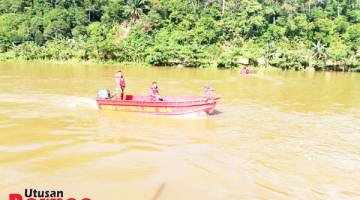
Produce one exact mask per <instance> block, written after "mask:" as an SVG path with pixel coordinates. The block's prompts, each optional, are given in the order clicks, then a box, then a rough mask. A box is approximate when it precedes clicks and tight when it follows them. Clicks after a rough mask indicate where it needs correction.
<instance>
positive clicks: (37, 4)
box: [0, 0, 360, 71]
mask: <svg viewBox="0 0 360 200" xmlns="http://www.w3.org/2000/svg"><path fill="white" fill-rule="evenodd" d="M19 59H21V60H61V61H62V60H65V61H66V60H78V61H95V62H108V63H119V62H123V63H124V62H132V63H147V64H150V65H155V66H164V65H165V66H175V65H176V66H178V65H180V66H186V67H218V68H236V67H241V66H247V65H250V66H263V67H276V68H281V69H295V70H303V69H305V68H307V67H311V68H315V69H316V70H342V71H360V0H31V1H29V0H0V60H2V61H5V60H19Z"/></svg>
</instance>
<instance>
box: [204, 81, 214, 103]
mask: <svg viewBox="0 0 360 200" xmlns="http://www.w3.org/2000/svg"><path fill="white" fill-rule="evenodd" d="M204 89H205V95H204V97H205V98H206V99H212V98H214V97H215V93H214V89H212V88H211V87H210V86H209V85H208V84H206V85H204Z"/></svg>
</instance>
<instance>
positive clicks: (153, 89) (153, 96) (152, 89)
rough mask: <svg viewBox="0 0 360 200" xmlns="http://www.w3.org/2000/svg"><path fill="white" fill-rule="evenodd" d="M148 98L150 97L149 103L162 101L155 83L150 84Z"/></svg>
mask: <svg viewBox="0 0 360 200" xmlns="http://www.w3.org/2000/svg"><path fill="white" fill-rule="evenodd" d="M150 97H151V101H162V100H163V99H162V98H161V96H160V94H159V88H158V86H157V83H156V82H155V81H154V82H152V84H151V87H150Z"/></svg>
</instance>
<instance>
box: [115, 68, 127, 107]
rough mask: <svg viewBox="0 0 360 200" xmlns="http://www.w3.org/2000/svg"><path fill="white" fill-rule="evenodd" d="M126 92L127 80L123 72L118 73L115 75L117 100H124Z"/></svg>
mask: <svg viewBox="0 0 360 200" xmlns="http://www.w3.org/2000/svg"><path fill="white" fill-rule="evenodd" d="M124 90H125V79H124V76H123V74H122V71H120V70H119V71H117V72H116V74H115V98H116V99H121V100H123V99H124Z"/></svg>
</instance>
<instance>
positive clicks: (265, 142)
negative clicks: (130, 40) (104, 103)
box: [0, 64, 360, 200]
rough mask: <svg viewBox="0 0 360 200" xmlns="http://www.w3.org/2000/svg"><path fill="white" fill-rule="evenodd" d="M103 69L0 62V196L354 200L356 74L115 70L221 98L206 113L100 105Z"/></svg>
mask: <svg viewBox="0 0 360 200" xmlns="http://www.w3.org/2000/svg"><path fill="white" fill-rule="evenodd" d="M118 69H119V67H116V66H111V65H54V64H52V65H51V64H0V199H1V200H6V199H8V195H9V193H20V194H24V189H25V188H34V189H42V190H62V191H64V195H65V197H75V198H77V199H81V198H82V197H89V198H91V199H92V200H122V199H130V200H138V199H139V200H143V199H145V200H154V199H166V200H169V199H170V200H183V199H186V200H188V199H196V200H199V199H207V200H217V199H234V200H235V199H241V200H247V199H249V200H252V199H284V200H285V199H304V200H305V199H306V200H307V199H334V200H335V199H336V200H340V199H341V200H346V199H360V74H354V73H329V72H318V73H315V72H258V73H257V74H255V75H252V76H242V75H240V74H239V72H238V71H236V70H232V71H221V70H215V69H184V68H146V67H123V68H121V69H122V70H123V72H124V75H125V78H126V83H127V88H126V92H127V94H130V93H131V94H147V93H148V88H149V85H150V84H151V82H152V81H153V80H156V81H157V82H158V83H159V88H160V93H161V94H162V95H202V94H203V85H204V84H206V83H208V84H210V85H211V86H212V87H213V88H214V89H215V91H216V93H217V94H218V95H220V96H221V97H222V100H221V101H220V103H219V104H218V106H217V108H216V112H215V114H214V115H211V116H209V117H204V116H182V117H166V116H150V115H145V114H131V113H122V112H115V111H99V110H97V109H96V104H95V101H94V100H95V96H96V91H97V89H99V88H109V89H111V90H113V89H114V88H113V86H114V80H113V77H114V73H115V71H116V70H118Z"/></svg>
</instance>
